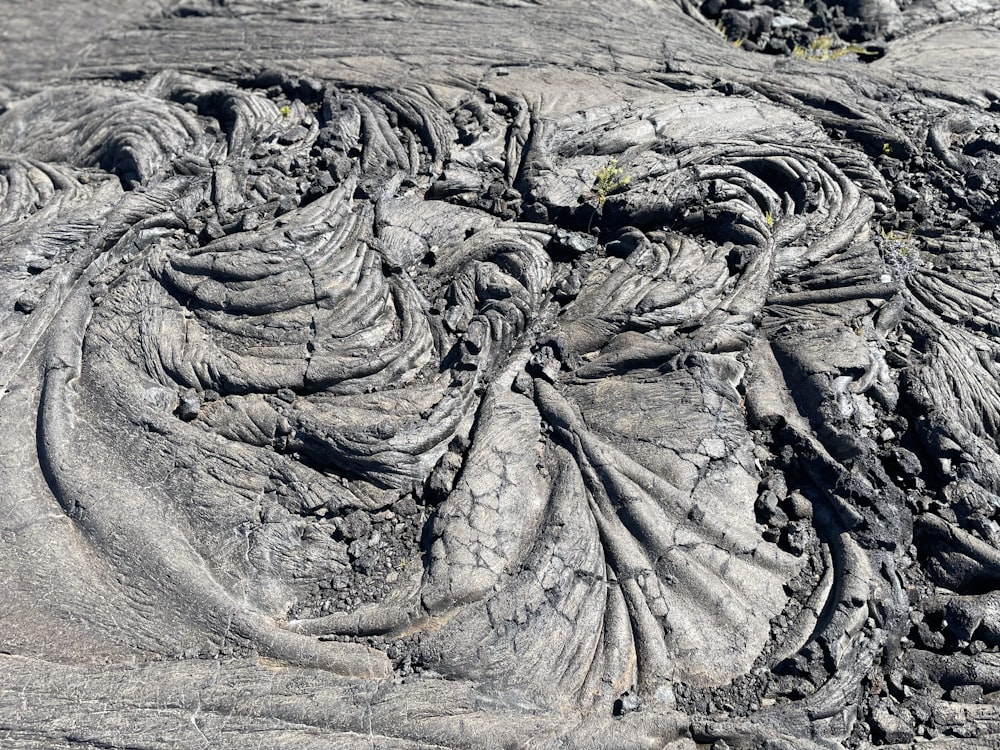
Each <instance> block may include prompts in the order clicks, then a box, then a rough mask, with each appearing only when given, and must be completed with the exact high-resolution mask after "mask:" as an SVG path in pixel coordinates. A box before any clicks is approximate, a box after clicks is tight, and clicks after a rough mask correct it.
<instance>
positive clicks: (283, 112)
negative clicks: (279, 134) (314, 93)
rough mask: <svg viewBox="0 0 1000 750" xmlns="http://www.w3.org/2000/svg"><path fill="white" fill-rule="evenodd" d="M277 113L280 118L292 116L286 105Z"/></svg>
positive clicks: (289, 108)
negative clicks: (279, 114)
mask: <svg viewBox="0 0 1000 750" xmlns="http://www.w3.org/2000/svg"><path fill="white" fill-rule="evenodd" d="M278 111H279V112H280V113H281V116H282V117H288V116H289V115H290V114H292V108H291V107H289V106H288V105H287V104H286V105H285V106H284V107H282V108H281V109H279V110H278Z"/></svg>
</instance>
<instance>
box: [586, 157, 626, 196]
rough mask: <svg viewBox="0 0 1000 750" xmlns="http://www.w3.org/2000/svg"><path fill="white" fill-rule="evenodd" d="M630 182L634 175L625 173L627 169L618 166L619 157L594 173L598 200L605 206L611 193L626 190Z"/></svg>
mask: <svg viewBox="0 0 1000 750" xmlns="http://www.w3.org/2000/svg"><path fill="white" fill-rule="evenodd" d="M630 182H632V176H631V175H627V174H625V170H624V169H622V168H621V167H619V166H618V160H617V159H612V160H611V161H609V162H608V163H607V164H605V165H604V166H603V167H601V168H600V169H598V170H597V172H596V173H595V174H594V192H595V193H597V202H598V203H599V204H600V205H602V206H603V205H604V201H606V200H607V199H608V196H609V195H613V194H614V193H619V192H621V191H623V190H625V189H626V188H627V187H628V184H629V183H630Z"/></svg>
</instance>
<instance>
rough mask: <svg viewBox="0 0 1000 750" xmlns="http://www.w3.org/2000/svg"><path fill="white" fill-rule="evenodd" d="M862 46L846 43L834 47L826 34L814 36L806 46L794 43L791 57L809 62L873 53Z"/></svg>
mask: <svg viewBox="0 0 1000 750" xmlns="http://www.w3.org/2000/svg"><path fill="white" fill-rule="evenodd" d="M873 54H875V53H874V52H869V51H868V50H866V49H865V48H864V47H859V46H858V45H856V44H848V45H846V46H844V47H834V46H833V39H832V38H830V37H828V36H820V37H816V38H815V39H813V40H812V43H811V44H810V45H809V46H808V47H800V46H799V45H797V44H796V45H795V49H793V50H792V57H794V58H795V59H796V60H809V61H810V62H827V61H831V60H839V59H840V58H842V57H844V56H846V55H873Z"/></svg>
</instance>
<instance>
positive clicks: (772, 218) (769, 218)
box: [764, 211, 774, 228]
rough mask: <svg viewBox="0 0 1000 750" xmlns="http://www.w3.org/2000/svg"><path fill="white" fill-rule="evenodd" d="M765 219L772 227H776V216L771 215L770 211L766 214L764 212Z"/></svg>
mask: <svg viewBox="0 0 1000 750" xmlns="http://www.w3.org/2000/svg"><path fill="white" fill-rule="evenodd" d="M764 221H766V222H767V225H768V226H769V227H772V228H773V227H774V217H773V216H772V215H771V212H770V211H768V212H767V213H766V214H764Z"/></svg>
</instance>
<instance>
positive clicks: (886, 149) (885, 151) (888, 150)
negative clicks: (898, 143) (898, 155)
mask: <svg viewBox="0 0 1000 750" xmlns="http://www.w3.org/2000/svg"><path fill="white" fill-rule="evenodd" d="M882 153H883V154H885V155H886V156H892V146H890V145H889V144H888V143H883V144H882Z"/></svg>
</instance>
